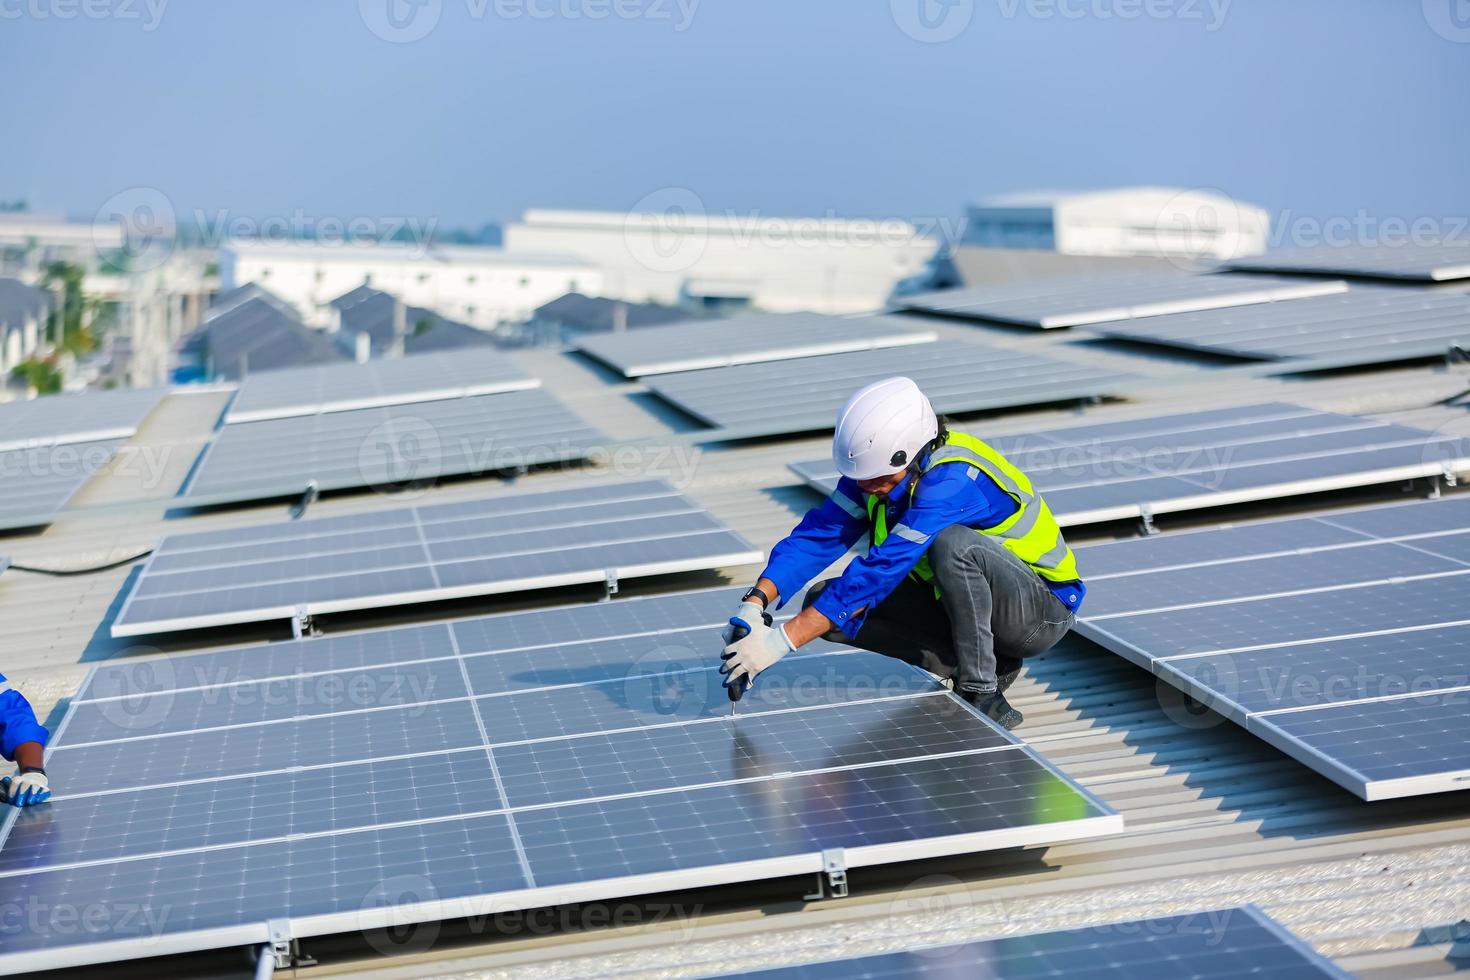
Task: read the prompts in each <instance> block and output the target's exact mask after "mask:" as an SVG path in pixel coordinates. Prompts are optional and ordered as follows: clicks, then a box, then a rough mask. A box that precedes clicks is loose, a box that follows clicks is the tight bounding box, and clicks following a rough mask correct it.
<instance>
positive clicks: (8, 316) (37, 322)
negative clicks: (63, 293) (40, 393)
mask: <svg viewBox="0 0 1470 980" xmlns="http://www.w3.org/2000/svg"><path fill="white" fill-rule="evenodd" d="M54 302H55V301H54V299H53V298H52V296H51V294H50V293H48V292H46V290H44V289H38V288H36V287H35V286H27V285H26V284H25V283H23V282H21V281H20V280H18V279H0V385H3V384H4V382H5V381H6V380H7V379H9V377H10V372H11V370H12V369H13V368H14V367H15V366H16V365H17V364H19V363H20V362H21V361H24V360H27V359H29V358H30V357H31V356H32V355H34V354H35V353H36V351H37V350H38V349H40V347H41V345H42V344H43V343H44V342H45V339H46V337H45V334H46V321H47V319H48V318H49V317H50V315H51V308H52V306H53V304H54Z"/></svg>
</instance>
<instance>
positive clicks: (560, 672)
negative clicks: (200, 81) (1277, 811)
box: [0, 589, 1119, 969]
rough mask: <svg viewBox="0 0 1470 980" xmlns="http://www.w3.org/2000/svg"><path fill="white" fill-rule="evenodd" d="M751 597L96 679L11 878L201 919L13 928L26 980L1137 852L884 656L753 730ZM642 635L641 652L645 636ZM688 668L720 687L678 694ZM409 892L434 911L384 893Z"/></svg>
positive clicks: (772, 703) (765, 688)
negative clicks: (450, 923) (64, 782)
mask: <svg viewBox="0 0 1470 980" xmlns="http://www.w3.org/2000/svg"><path fill="white" fill-rule="evenodd" d="M731 601H732V595H731V593H730V591H729V590H728V589H718V590H709V591H707V592H704V593H690V594H685V595H676V596H670V597H656V598H648V599H636V600H627V601H621V600H620V601H616V602H610V603H601V604H596V605H589V606H581V607H568V608H566V609H562V610H551V611H547V612H544V613H538V614H531V613H513V614H506V615H502V616H492V617H485V618H483V619H481V620H476V621H465V622H461V623H456V624H453V625H452V626H451V627H449V628H446V627H442V626H440V627H421V628H411V629H400V630H391V631H384V632H383V633H379V634H366V635H363V636H361V637H356V638H350V637H330V638H322V639H305V640H298V641H292V642H290V643H286V644H280V645H272V646H267V647H264V648H255V649H254V650H250V651H225V652H222V653H220V654H198V655H194V656H190V657H185V658H180V660H179V662H178V663H177V664H173V665H170V669H169V670H167V671H164V672H160V671H159V667H160V666H161V664H160V662H158V661H148V662H145V663H139V664H107V665H102V666H99V667H98V668H97V670H96V671H94V673H93V675H92V677H91V678H90V679H89V681H88V682H87V683H86V685H84V689H83V691H82V692H81V695H80V696H79V697H78V699H77V700H76V701H75V702H74V704H73V707H72V709H71V712H70V715H69V717H68V719H67V721H66V722H64V723H63V726H62V730H61V735H60V737H59V738H58V740H57V743H56V744H55V745H54V746H53V747H52V751H51V755H50V757H49V759H48V761H49V764H50V765H51V766H52V767H53V768H55V769H58V770H64V771H65V772H67V773H68V792H67V795H65V796H64V797H61V798H59V799H57V800H56V801H55V802H54V803H53V804H51V806H50V807H49V808H48V810H47V812H46V813H45V814H44V816H46V817H47V819H45V820H35V821H28V820H24V819H22V820H21V821H18V822H17V823H16V825H15V828H14V832H13V833H12V835H11V836H10V838H9V840H8V841H7V842H6V843H5V845H4V847H3V848H0V878H8V879H10V883H9V886H13V887H18V888H21V889H23V890H24V892H25V894H28V895H36V896H40V897H41V898H43V899H44V898H46V897H48V896H51V897H56V896H60V895H63V894H70V895H76V894H87V895H89V896H95V897H96V899H97V900H98V901H103V902H106V901H108V900H112V899H116V900H121V899H122V898H123V897H124V896H128V897H129V898H130V899H131V900H133V901H135V903H136V901H139V900H141V901H143V902H144V903H145V904H149V906H150V907H152V904H157V906H158V907H160V908H164V909H167V908H180V909H187V910H188V911H187V913H186V914H181V915H178V916H174V917H169V918H167V919H166V921H164V922H163V923H162V924H160V925H158V926H157V927H156V928H155V929H153V930H152V931H150V932H147V933H146V934H145V933H144V932H137V933H133V932H130V931H129V930H127V929H123V930H114V931H112V932H106V931H103V932H100V933H96V934H86V935H81V936H79V935H77V934H76V933H75V932H74V931H66V932H65V933H63V932H60V931H56V930H48V929H44V928H43V929H39V930H30V931H26V932H22V933H8V932H7V933H5V934H3V935H0V968H3V969H31V968H35V967H36V966H37V965H38V964H44V965H48V966H57V965H65V964H81V963H87V962H93V961H98V960H105V959H111V958H118V957H127V956H134V955H140V954H156V953H158V952H159V951H160V950H161V949H163V948H169V949H174V950H183V949H194V948H208V947H209V946H212V945H217V944H220V943H227V944H231V943H242V944H244V943H253V942H260V941H263V939H264V938H265V935H266V933H265V931H264V930H265V929H266V922H267V920H270V919H280V918H288V919H290V920H291V926H292V930H293V933H294V934H295V935H298V936H309V935H313V934H316V933H318V932H335V931H342V930H344V929H345V930H350V929H359V928H365V927H369V926H372V925H375V924H386V922H387V919H388V915H389V914H391V915H392V916H393V918H394V921H397V922H403V921H414V920H418V919H423V918H438V917H447V916H452V915H454V914H457V913H456V910H458V909H462V910H463V911H462V912H460V913H458V914H468V913H470V912H472V911H473V910H474V909H473V907H472V903H478V904H479V907H483V904H484V902H486V901H494V902H496V903H497V907H499V908H505V909H513V908H518V907H521V906H520V905H518V904H517V902H518V901H524V902H527V903H530V904H536V903H538V902H540V901H544V900H545V894H544V893H532V892H528V891H527V890H528V889H531V888H533V887H541V888H544V887H547V886H557V887H558V888H560V889H562V891H561V892H559V893H558V894H559V895H560V896H561V900H564V901H576V900H577V899H578V896H588V897H591V896H597V897H607V896H609V895H619V894H623V895H633V894H640V893H644V892H648V891H652V890H657V889H659V888H668V887H678V886H698V885H701V884H702V885H710V884H715V883H717V882H723V881H729V880H740V879H742V878H744V879H749V878H751V877H762V876H765V875H784V874H794V873H798V872H814V871H817V870H819V869H820V867H821V858H820V855H821V852H822V851H824V850H827V849H830V848H834V847H838V848H846V849H847V851H846V853H847V854H848V855H849V863H850V864H852V865H853V866H860V865H862V864H865V863H876V862H881V861H888V860H899V859H903V858H908V857H919V856H926V855H936V856H937V855H940V854H947V853H956V852H960V851H967V850H976V849H984V848H989V847H1013V846H1021V845H1024V844H1027V843H1041V842H1047V841H1055V840H1061V839H1070V838H1074V837H1077V836H1089V835H1092V834H1096V833H1104V832H1109V831H1111V830H1114V829H1116V828H1117V826H1118V823H1119V821H1118V818H1117V817H1116V816H1115V815H1113V814H1112V812H1111V811H1109V810H1108V809H1107V808H1106V807H1104V806H1102V805H1101V804H1100V803H1098V802H1097V801H1096V800H1094V799H1092V798H1091V797H1089V796H1088V795H1086V794H1085V793H1084V792H1082V791H1080V790H1079V789H1078V788H1077V787H1075V786H1074V785H1073V784H1071V783H1069V782H1068V781H1067V780H1066V779H1065V778H1064V777H1062V776H1060V775H1059V774H1057V773H1056V772H1055V771H1054V770H1052V769H1051V768H1049V767H1048V766H1046V765H1045V764H1044V763H1043V762H1042V761H1041V760H1040V759H1039V758H1037V757H1036V756H1035V755H1034V754H1033V753H1032V752H1031V751H1030V750H1029V749H1028V748H1026V747H1025V746H1024V745H1022V744H1020V743H1019V742H1017V741H1015V740H1014V739H1012V738H1010V737H1009V736H1008V735H1006V734H1005V733H1002V732H1001V731H1000V730H999V729H996V728H995V727H994V726H992V725H991V724H990V723H989V722H988V721H985V720H984V719H982V718H981V717H980V716H979V715H977V714H976V713H975V712H973V710H972V709H970V708H969V707H967V706H965V705H963V704H962V703H961V702H959V701H958V700H957V699H955V698H954V696H953V695H952V694H950V693H948V692H947V691H944V690H943V689H942V688H940V687H939V686H938V685H937V684H936V682H935V681H934V680H933V679H932V678H931V677H929V676H928V675H925V674H923V673H922V672H919V671H917V670H915V669H914V668H912V667H909V666H907V665H905V664H902V663H899V662H897V661H892V660H888V659H887V658H879V657H877V656H876V655H874V654H868V653H862V652H856V651H850V650H846V649H842V650H840V651H838V650H837V649H836V648H833V647H831V646H830V645H825V644H823V645H818V647H817V648H815V649H814V650H812V651H810V652H806V651H804V652H803V655H802V656H798V657H789V658H787V659H786V660H785V661H783V662H782V663H781V664H780V665H778V666H777V667H776V668H773V670H772V671H771V674H770V676H769V677H766V678H763V679H762V684H761V685H758V687H757V690H756V691H752V692H750V694H749V695H748V696H747V698H746V699H745V700H744V701H743V702H742V705H741V708H742V713H741V714H740V716H739V717H737V718H735V719H732V718H731V717H730V715H729V714H728V712H729V704H728V701H726V700H725V698H724V693H723V690H722V689H721V688H720V687H719V685H718V677H717V675H716V674H715V671H714V669H713V663H714V656H713V651H715V650H717V649H718V646H719V643H720V640H719V633H720V629H721V626H722V624H723V621H724V617H725V616H727V615H728V609H729V604H730V602H731ZM717 609H718V612H716V610H717ZM629 626H638V627H642V628H643V629H644V630H645V632H644V635H642V636H637V637H630V636H622V637H621V638H620V639H619V636H620V635H621V634H623V633H624V632H625V631H626V630H627V628H628V627H629ZM650 626H656V627H657V630H656V631H652V632H650V631H648V627H650ZM451 631H452V632H451ZM451 636H457V637H459V638H461V640H462V641H463V642H462V644H460V645H459V646H457V645H456V643H455V641H454V640H453V639H451ZM695 651H699V653H700V654H701V655H700V656H699V657H697V658H696V657H695V656H694V653H695ZM318 654H320V656H318ZM395 657H396V658H401V659H398V660H395V659H393V658H395ZM144 667H148V668H150V669H149V670H143V669H142V668H144ZM670 667H674V668H675V669H674V670H670V669H669V668H670ZM491 668H493V669H491ZM681 672H682V673H683V674H691V673H696V672H697V673H699V674H702V675H704V680H705V682H706V683H705V684H703V685H699V686H697V687H696V686H690V687H687V688H682V689H680V690H677V691H671V689H670V682H671V681H676V680H678V679H679V677H680V676H681ZM895 674H901V675H902V677H901V679H900V680H899V681H898V682H897V683H894V682H893V678H894V675H895ZM466 678H470V679H472V681H473V683H474V689H473V690H474V693H475V694H476V695H478V696H477V697H475V698H474V699H473V700H471V699H469V698H468V697H466V696H465V687H464V680H465V679H466ZM589 681H594V683H589ZM595 681H604V682H605V683H595ZM201 688H202V689H201ZM140 692H152V693H140ZM191 726H192V727H191ZM675 749H677V751H675ZM735 828H739V829H740V831H741V832H740V833H735V832H733V830H734V829H735ZM277 862H287V865H286V867H288V868H289V873H288V874H284V875H283V874H282V873H281V871H282V868H281V867H277V866H276V863H277ZM267 869H272V870H271V872H270V873H267ZM400 878H403V879H404V880H409V881H411V882H413V883H414V888H413V889H411V891H412V892H413V894H412V895H410V894H406V893H404V894H400V893H398V892H394V893H393V894H379V892H380V891H381V890H382V889H383V888H384V887H385V885H389V886H391V885H393V884H394V883H395V882H396V881H398V880H399V879H400ZM265 879H269V881H265ZM9 886H8V887H9ZM522 895H525V896H526V897H524V898H519V897H518V896H522ZM458 901H462V903H463V904H458V905H457V904H455V903H456V902H458ZM420 902H428V903H430V904H427V905H419V904H418V903H420ZM375 916H376V918H375ZM129 939H137V940H139V942H138V943H135V944H134V943H129V942H127V940H129ZM144 939H146V940H147V942H146V943H143V942H142V940H144Z"/></svg>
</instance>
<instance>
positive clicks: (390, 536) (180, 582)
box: [112, 481, 761, 636]
mask: <svg viewBox="0 0 1470 980" xmlns="http://www.w3.org/2000/svg"><path fill="white" fill-rule="evenodd" d="M594 501H595V502H596V503H594ZM369 529H371V530H369ZM471 532H477V533H475V534H474V535H473V536H470V533H471ZM760 557H761V556H760V553H759V552H758V551H755V550H754V549H752V548H751V547H750V546H749V544H748V543H746V542H745V540H744V539H743V538H741V537H740V536H739V535H737V534H735V533H734V532H732V531H731V530H730V529H729V528H727V527H726V526H725V525H724V524H722V523H721V522H719V521H717V520H715V519H714V518H713V517H711V516H710V515H709V514H707V513H705V512H704V511H702V510H699V509H698V508H696V507H695V506H694V504H692V503H691V502H690V501H689V500H688V499H687V498H685V497H683V496H682V495H680V494H679V493H678V492H677V491H675V490H674V489H673V488H672V487H671V486H669V485H668V484H666V483H663V482H662V481H642V482H634V483H628V484H611V485H607V486H603V487H595V486H594V487H578V488H575V489H572V490H565V491H554V492H549V493H537V494H507V495H504V496H497V497H491V498H488V499H486V500H484V501H478V502H472V503H463V502H462V503H454V504H443V505H428V506H424V507H402V508H398V509H395V510H390V511H384V512H381V513H379V514H376V515H358V516H357V518H356V519H351V520H347V519H338V518H326V519H323V520H302V521H286V522H281V523H278V524H272V525H261V526H259V527H255V528H242V529H234V530H231V531H229V532H224V533H206V534H203V535H198V536H196V535H176V536H172V537H170V538H167V539H165V540H164V541H163V542H162V543H161V544H160V546H159V548H158V550H157V551H156V552H155V554H154V555H153V556H152V557H151V558H150V559H149V561H148V563H147V564H146V565H145V566H144V569H143V572H142V574H141V575H140V576H139V577H138V579H137V580H136V581H135V582H134V583H133V585H132V589H131V592H130V593H129V595H128V598H127V600H126V601H125V602H124V604H123V608H122V609H121V610H120V611H119V613H118V615H117V617H116V619H115V620H114V622H113V625H112V632H113V635H114V636H126V635H135V634H138V633H145V632H161V631H168V630H177V629H190V628H198V627H207V626H220V625H228V624H230V623H240V622H258V621H263V620H268V619H277V618H282V617H285V618H290V617H292V616H294V615H296V614H297V612H298V611H300V610H301V609H305V610H306V611H307V612H308V613H309V614H316V613H327V612H342V611H347V610H352V609H362V608H366V607H379V606H384V605H392V604H404V603H410V602H425V601H433V600H435V599H447V598H455V597H461V596H470V595H488V594H493V593H498V592H510V591H517V590H524V589H531V588H541V587H553V586H557V585H573V584H579V583H590V582H599V581H602V580H603V579H604V578H605V576H606V575H608V574H609V572H613V573H615V574H617V575H621V576H625V577H632V576H636V575H649V574H659V573H663V572H674V571H687V570H692V569H705V568H720V567H724V566H728V565H740V564H748V563H752V562H755V561H759V560H760Z"/></svg>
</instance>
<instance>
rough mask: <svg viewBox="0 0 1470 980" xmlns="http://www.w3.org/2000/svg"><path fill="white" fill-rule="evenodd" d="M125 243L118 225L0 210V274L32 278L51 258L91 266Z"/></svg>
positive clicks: (29, 212)
mask: <svg viewBox="0 0 1470 980" xmlns="http://www.w3.org/2000/svg"><path fill="white" fill-rule="evenodd" d="M124 244H125V236H124V234H123V228H122V226H121V225H114V224H107V223H104V222H96V223H85V222H80V221H67V220H66V219H65V218H64V217H62V216H60V215H53V214H41V213H36V212H31V211H18V212H4V213H0V274H4V275H26V276H27V277H28V278H32V277H34V275H35V274H37V273H39V272H40V271H41V270H42V269H44V268H45V267H46V266H47V265H49V264H51V263H52V262H68V263H71V264H73V265H79V266H81V267H82V268H83V269H88V270H91V269H95V268H97V266H98V265H99V264H100V263H101V262H102V260H103V259H104V258H107V257H108V256H110V255H112V254H113V253H115V252H117V251H119V250H121V249H122V247H123V245H124Z"/></svg>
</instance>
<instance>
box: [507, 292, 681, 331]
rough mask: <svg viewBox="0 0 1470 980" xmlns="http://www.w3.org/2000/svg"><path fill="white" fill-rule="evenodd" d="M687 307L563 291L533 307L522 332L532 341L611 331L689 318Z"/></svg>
mask: <svg viewBox="0 0 1470 980" xmlns="http://www.w3.org/2000/svg"><path fill="white" fill-rule="evenodd" d="M691 316H692V314H690V312H689V311H688V310H682V309H679V308H677V307H673V306H661V305H659V304H657V303H629V302H628V301H626V300H621V299H607V298H605V297H599V296H583V295H582V294H581V293H567V294H566V295H565V296H559V297H557V298H556V299H554V300H552V301H551V302H550V303H547V304H546V305H545V306H543V307H541V308H540V309H539V310H537V311H536V313H535V315H534V316H533V317H531V322H530V323H529V324H527V326H526V332H527V333H528V334H530V335H531V338H529V339H534V340H535V341H536V342H541V343H547V342H554V341H559V340H562V339H565V338H566V337H569V336H573V335H575V334H585V333H611V332H612V331H614V330H630V329H637V328H638V327H657V326H661V325H663V324H666V323H682V322H685V321H687V320H689V319H690V318H691Z"/></svg>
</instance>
